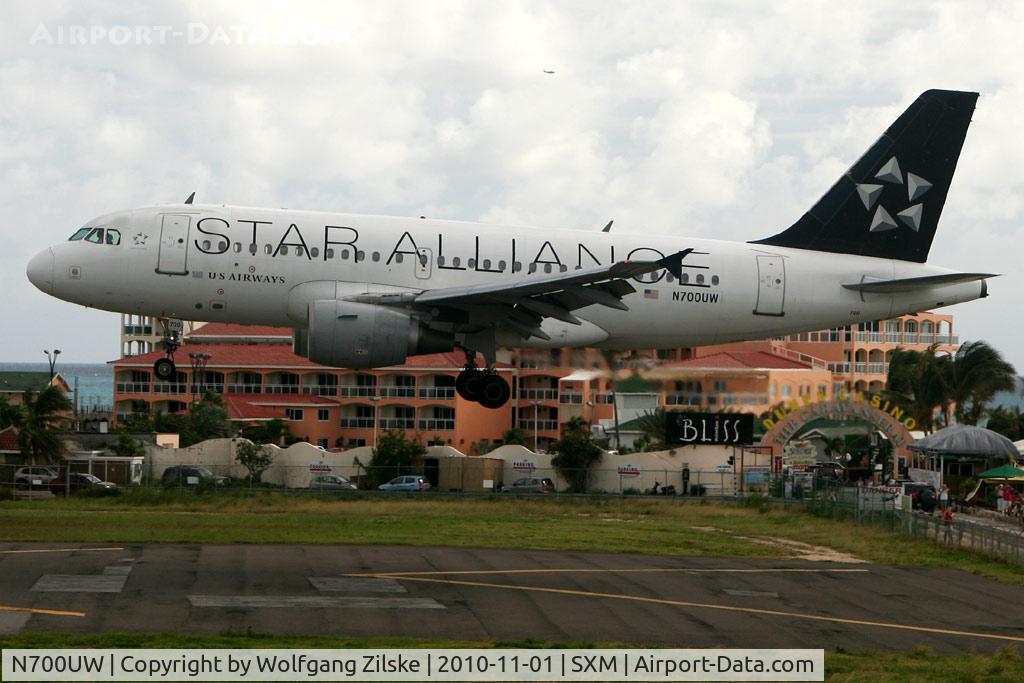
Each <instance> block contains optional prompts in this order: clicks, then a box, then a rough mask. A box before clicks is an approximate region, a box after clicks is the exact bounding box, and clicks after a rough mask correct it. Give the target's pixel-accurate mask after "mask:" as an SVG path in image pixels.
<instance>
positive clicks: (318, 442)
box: [316, 439, 327, 450]
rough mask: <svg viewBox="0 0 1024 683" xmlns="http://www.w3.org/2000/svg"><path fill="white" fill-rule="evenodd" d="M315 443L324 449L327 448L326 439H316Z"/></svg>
mask: <svg viewBox="0 0 1024 683" xmlns="http://www.w3.org/2000/svg"><path fill="white" fill-rule="evenodd" d="M316 445H317V446H319V447H320V448H323V449H324V450H327V439H317V440H316Z"/></svg>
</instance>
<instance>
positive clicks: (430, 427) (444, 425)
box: [420, 419, 455, 432]
mask: <svg viewBox="0 0 1024 683" xmlns="http://www.w3.org/2000/svg"><path fill="white" fill-rule="evenodd" d="M454 429H455V420H440V419H428V420H420V430H421V431H424V432H450V431H454Z"/></svg>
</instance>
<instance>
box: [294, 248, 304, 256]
mask: <svg viewBox="0 0 1024 683" xmlns="http://www.w3.org/2000/svg"><path fill="white" fill-rule="evenodd" d="M302 252H303V248H302V247H295V255H296V256H303V253H302Z"/></svg>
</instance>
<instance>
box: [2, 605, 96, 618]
mask: <svg viewBox="0 0 1024 683" xmlns="http://www.w3.org/2000/svg"><path fill="white" fill-rule="evenodd" d="M0 612H30V613H32V614H49V615H51V616H56V617H84V616H85V612H65V611H63V610H58V609H36V608H34V607H12V606H11V605H0Z"/></svg>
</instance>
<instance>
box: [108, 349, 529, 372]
mask: <svg viewBox="0 0 1024 683" xmlns="http://www.w3.org/2000/svg"><path fill="white" fill-rule="evenodd" d="M190 353H208V354H210V359H209V360H208V361H207V363H206V367H207V368H209V369H211V370H212V369H214V368H309V369H317V368H323V369H326V370H337V369H339V368H330V367H328V366H325V365H319V364H317V363H314V362H313V361H311V360H309V359H308V358H303V357H302V356H297V355H295V354H294V353H292V347H291V346H290V345H288V344H202V343H200V344H194V343H186V344H182V346H181V348H180V349H179V350H178V354H177V356H176V360H177V362H178V364H179V366H180V367H181V369H182V370H186V369H188V360H189V358H188V354H190ZM163 357H164V352H163V351H153V352H151V353H146V354H143V355H141V356H130V357H128V358H121V359H118V360H113V361H110V362H109V364H110V365H114V366H117V367H149V366H152V365H153V363H154V362H156V361H157V360H158V359H160V358H163ZM483 362H484V361H483V357H482V356H477V365H479V366H482V365H483ZM465 363H466V357H465V354H463V353H462V352H461V351H448V352H447V353H430V354H426V355H422V356H409V357H408V358H406V359H405V363H402V364H400V365H392V366H388V367H391V368H423V369H427V370H435V369H436V370H457V369H460V368H462V367H463V366H464V365H465ZM496 367H498V368H510V367H512V366H511V365H508V364H507V363H498V364H497V365H496Z"/></svg>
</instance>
